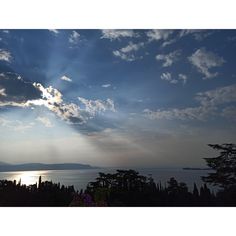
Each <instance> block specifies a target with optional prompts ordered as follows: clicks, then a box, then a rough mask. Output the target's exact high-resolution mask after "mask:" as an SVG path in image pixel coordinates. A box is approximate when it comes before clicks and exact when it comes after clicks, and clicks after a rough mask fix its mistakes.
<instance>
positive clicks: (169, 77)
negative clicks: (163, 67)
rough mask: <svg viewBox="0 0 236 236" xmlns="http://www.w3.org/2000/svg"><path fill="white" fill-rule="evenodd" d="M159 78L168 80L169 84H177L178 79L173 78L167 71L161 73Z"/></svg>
mask: <svg viewBox="0 0 236 236" xmlns="http://www.w3.org/2000/svg"><path fill="white" fill-rule="evenodd" d="M161 79H162V80H165V81H168V82H170V83H171V84H177V83H178V80H176V79H173V78H172V75H171V73H169V72H166V73H162V75H161Z"/></svg>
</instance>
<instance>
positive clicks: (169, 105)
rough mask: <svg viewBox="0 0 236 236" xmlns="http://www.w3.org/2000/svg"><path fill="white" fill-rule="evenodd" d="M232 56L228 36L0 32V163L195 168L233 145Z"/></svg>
mask: <svg viewBox="0 0 236 236" xmlns="http://www.w3.org/2000/svg"><path fill="white" fill-rule="evenodd" d="M235 51H236V31H235V30H186V29H185V30H158V29H155V30H151V29H150V30H131V29H130V30H127V29H125V30H112V29H109V30H77V29H71V30H55V29H51V30H46V29H45V30H0V153H1V160H0V161H2V162H7V163H26V162H37V163H38V162H39V163H68V162H75V163H82V164H90V165H94V166H103V167H109V166H111V167H198V166H199V167H201V166H204V165H205V162H204V160H203V158H204V157H209V156H212V155H213V156H214V155H215V154H216V153H215V152H214V151H212V150H210V148H209V147H208V146H207V144H208V143H227V142H231V143H232V142H235V140H236V106H235V104H236V81H235V80H236V69H235V61H236V54H235Z"/></svg>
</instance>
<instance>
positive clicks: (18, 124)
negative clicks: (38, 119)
mask: <svg viewBox="0 0 236 236" xmlns="http://www.w3.org/2000/svg"><path fill="white" fill-rule="evenodd" d="M0 126H2V127H5V128H8V129H10V130H13V131H17V132H24V131H26V130H28V129H31V128H32V127H33V126H34V122H30V123H23V122H22V121H19V120H9V119H6V118H5V117H0Z"/></svg>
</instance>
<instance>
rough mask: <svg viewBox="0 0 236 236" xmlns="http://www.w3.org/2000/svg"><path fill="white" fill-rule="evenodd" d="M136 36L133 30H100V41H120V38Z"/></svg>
mask: <svg viewBox="0 0 236 236" xmlns="http://www.w3.org/2000/svg"><path fill="white" fill-rule="evenodd" d="M137 36H138V34H137V33H135V32H134V31H133V30H114V29H104V30H102V37H101V38H102V39H103V38H104V39H110V40H111V41H112V40H115V39H118V40H119V39H121V38H132V37H137Z"/></svg>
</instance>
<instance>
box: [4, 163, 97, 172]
mask: <svg viewBox="0 0 236 236" xmlns="http://www.w3.org/2000/svg"><path fill="white" fill-rule="evenodd" d="M94 168H99V167H92V166H90V165H85V164H79V163H61V164H43V163H25V164H17V165H13V164H8V163H4V162H0V172H7V171H33V170H80V169H94Z"/></svg>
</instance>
